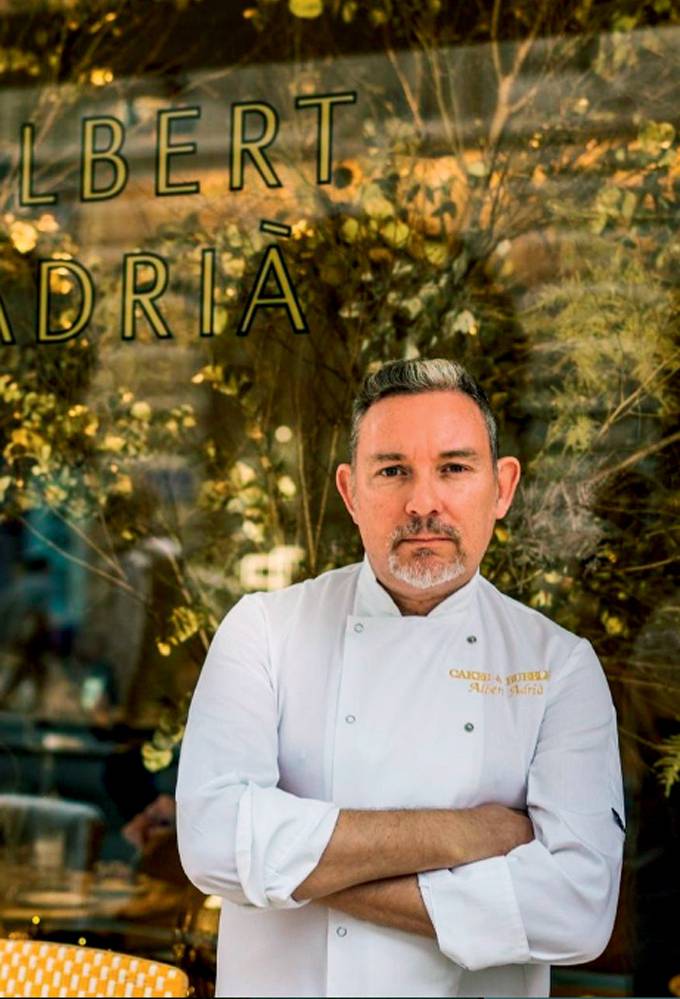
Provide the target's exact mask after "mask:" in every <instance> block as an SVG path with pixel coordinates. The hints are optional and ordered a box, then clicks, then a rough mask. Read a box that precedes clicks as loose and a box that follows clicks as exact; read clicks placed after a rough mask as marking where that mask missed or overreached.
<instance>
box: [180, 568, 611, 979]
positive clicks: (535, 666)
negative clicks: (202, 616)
mask: <svg viewBox="0 0 680 999" xmlns="http://www.w3.org/2000/svg"><path fill="white" fill-rule="evenodd" d="M485 802H497V803H500V804H503V805H506V806H508V807H512V808H521V809H523V808H526V809H528V811H529V815H530V817H531V820H532V822H533V826H534V831H535V839H534V840H533V841H532V842H531V843H528V844H526V845H524V846H519V847H517V848H516V849H514V850H512V851H511V852H510V853H509V854H508V855H507V856H504V857H493V858H491V859H488V860H481V861H477V862H475V863H470V864H466V865H464V866H460V867H457V868H454V869H452V870H438V871H432V872H429V873H425V874H421V875H419V878H418V881H419V886H420V890H421V893H422V896H423V900H424V902H425V905H426V907H427V910H428V912H429V914H430V917H431V919H432V922H433V925H434V928H435V931H436V934H437V939H436V940H434V939H429V938H425V937H421V936H417V935H414V934H410V933H406V932H403V931H401V930H395V929H388V928H385V927H381V926H376V925H374V924H372V923H369V922H366V921H363V920H359V919H355V918H353V917H352V916H348V915H345V914H344V913H342V912H336V911H333V910H330V909H327V908H326V907H325V906H322V905H316V904H314V905H310V904H308V903H304V902H303V903H298V902H296V901H295V900H293V899H292V898H291V893H292V892H293V891H294V890H295V888H296V887H297V886H298V885H299V884H300V882H301V881H302V880H303V879H304V878H305V877H306V876H307V875H308V874H309V873H310V872H311V871H312V870H313V869H314V868H315V867H316V865H317V863H318V861H319V859H320V857H321V854H322V853H323V850H324V848H325V846H326V844H327V843H328V840H329V839H330V836H331V834H332V832H333V828H334V826H335V823H336V820H337V817H338V813H339V809H340V808H360V809H393V808H470V807H473V806H475V805H479V804H482V803H485ZM177 803H178V839H179V847H180V855H181V857H182V862H183V864H184V867H185V870H186V872H187V874H188V876H189V877H190V878H191V880H192V881H193V882H194V883H195V884H196V885H197V886H198V887H199V888H200V889H202V890H203V891H205V892H207V893H211V894H216V895H221V896H222V897H223V898H224V899H225V900H226V901H225V902H224V904H223V906H222V914H221V922H220V932H219V943H218V959H217V983H216V989H217V995H218V996H293V995H294V996H459V995H460V996H547V995H548V994H549V978H550V964H551V963H555V964H574V963H580V962H583V961H588V960H591V959H592V958H594V957H595V956H597V955H598V954H599V953H600V952H601V951H602V950H603V948H604V947H605V945H606V943H607V940H608V939H609V936H610V933H611V928H612V924H613V920H614V915H615V910H616V902H617V895H618V885H619V878H620V868H621V854H622V847H623V835H624V834H623V820H622V816H623V801H622V789H621V771H620V763H619V754H618V745H617V735H616V718H615V713H614V708H613V705H612V701H611V697H610V694H609V690H608V687H607V683H606V680H605V678H604V675H603V672H602V669H601V667H600V665H599V663H598V660H597V658H596V656H595V654H594V652H593V650H592V648H591V646H590V645H589V644H588V642H586V641H584V640H582V639H579V638H577V637H576V636H575V635H572V634H570V633H569V632H567V631H565V630H564V629H563V628H561V627H559V626H558V625H556V624H554V623H553V622H551V621H549V620H548V619H547V618H546V617H544V616H543V615H541V614H539V613H538V612H537V611H534V610H530V609H529V608H527V607H524V606H523V605H521V604H519V603H517V602H516V601H514V600H511V599H510V598H509V597H506V596H504V595H503V594H501V593H500V592H499V591H498V590H497V589H496V588H495V587H494V586H492V585H491V584H490V583H489V582H487V581H486V580H485V579H483V578H482V577H481V576H480V575H479V574H477V575H476V576H475V577H474V578H473V579H472V580H471V581H470V582H469V583H468V584H467V585H465V586H464V587H462V588H461V589H460V590H458V591H457V592H455V593H453V594H452V595H451V596H449V597H448V598H447V599H445V600H444V601H442V602H441V603H440V604H438V606H437V607H435V608H434V609H433V610H432V611H431V612H430V613H429V614H428V615H426V616H423V617H418V616H402V615H401V613H400V611H399V609H398V608H397V606H396V605H395V603H394V602H393V601H392V599H391V597H390V596H389V595H388V593H387V592H386V591H385V590H384V589H383V587H382V586H381V585H380V584H379V583H378V582H377V581H376V578H375V576H374V574H373V571H372V569H371V566H370V563H369V562H368V561H367V560H366V559H365V560H364V562H363V563H361V564H357V565H350V566H347V567H346V568H343V569H337V570H334V571H332V572H327V573H325V574H323V575H322V576H319V577H318V578H317V579H312V580H308V581H307V582H304V583H299V584H296V585H294V586H291V587H288V588H287V589H284V590H279V591H276V592H272V593H255V594H251V595H248V596H245V597H243V598H242V599H241V601H240V602H239V603H238V604H237V605H236V606H235V607H234V608H233V609H232V610H231V612H230V613H229V614H228V615H227V616H226V618H225V620H224V621H223V622H222V625H221V626H220V628H219V630H218V632H217V634H216V635H215V638H214V640H213V643H212V645H211V647H210V652H209V654H208V657H207V660H206V663H205V666H204V668H203V671H202V673H201V676H200V679H199V682H198V686H197V688H196V692H195V694H194V698H193V702H192V705H191V710H190V713H189V721H188V725H187V729H186V734H185V736H184V742H183V746H182V753H181V759H180V766H179V778H178V788H177Z"/></svg>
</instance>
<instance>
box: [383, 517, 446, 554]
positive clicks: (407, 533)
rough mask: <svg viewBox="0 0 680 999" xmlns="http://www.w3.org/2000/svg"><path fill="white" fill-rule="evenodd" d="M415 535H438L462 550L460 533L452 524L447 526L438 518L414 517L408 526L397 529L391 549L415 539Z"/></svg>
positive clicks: (391, 540)
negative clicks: (402, 542)
mask: <svg viewBox="0 0 680 999" xmlns="http://www.w3.org/2000/svg"><path fill="white" fill-rule="evenodd" d="M414 534H436V535H439V536H440V537H444V538H450V539H451V541H453V542H454V543H455V545H456V546H457V547H458V548H459V549H460V544H461V540H462V539H461V536H460V532H459V531H457V530H456V528H455V527H451V525H450V524H445V523H443V521H441V520H439V518H438V517H412V518H411V520H410V521H409V522H408V524H404V525H403V526H402V527H396V528H395V529H394V531H393V532H392V535H391V537H390V543H391V548H392V550H393V551H394V549H395V548H396V547H397V545H398V544H399V542H400V541H404V540H405V539H406V538H410V537H413V535H414Z"/></svg>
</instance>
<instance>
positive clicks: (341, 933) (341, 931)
mask: <svg viewBox="0 0 680 999" xmlns="http://www.w3.org/2000/svg"><path fill="white" fill-rule="evenodd" d="M335 932H336V933H337V934H338V936H339V937H346V936H347V929H346V928H345V927H344V926H338V928H337V930H336V931H335Z"/></svg>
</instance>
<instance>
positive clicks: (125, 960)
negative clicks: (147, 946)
mask: <svg viewBox="0 0 680 999" xmlns="http://www.w3.org/2000/svg"><path fill="white" fill-rule="evenodd" d="M188 993H189V980H188V978H187V976H186V975H185V974H184V972H183V971H180V970H179V968H173V967H172V965H170V964H161V963H159V962H158V961H148V960H146V959H145V958H142V957H132V955H131V954H117V953H115V952H114V951H110V950H96V949H95V948H93V947H73V946H70V945H68V944H60V943H48V942H46V941H43V940H0V996H3V997H5V996H6V997H8V999H9V997H13V999H14V997H18V996H50V997H52V996H186V995H188Z"/></svg>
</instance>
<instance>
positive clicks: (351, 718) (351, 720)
mask: <svg viewBox="0 0 680 999" xmlns="http://www.w3.org/2000/svg"><path fill="white" fill-rule="evenodd" d="M356 720H357V719H356V715H345V721H346V722H347V724H348V725H353V724H354V722H355V721H356Z"/></svg>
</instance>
